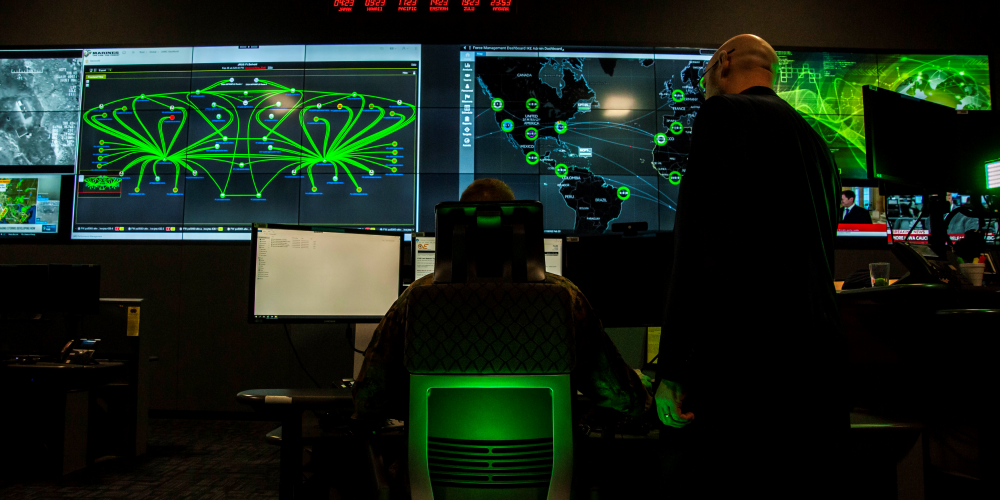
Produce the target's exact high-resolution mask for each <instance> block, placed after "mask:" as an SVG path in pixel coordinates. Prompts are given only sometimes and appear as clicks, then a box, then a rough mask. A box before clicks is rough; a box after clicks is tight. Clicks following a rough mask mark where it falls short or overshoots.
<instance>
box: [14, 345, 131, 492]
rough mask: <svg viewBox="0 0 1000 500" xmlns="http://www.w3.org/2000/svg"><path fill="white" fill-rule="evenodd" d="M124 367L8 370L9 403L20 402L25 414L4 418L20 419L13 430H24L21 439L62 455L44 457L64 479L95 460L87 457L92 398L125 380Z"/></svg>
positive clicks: (112, 364)
mask: <svg viewBox="0 0 1000 500" xmlns="http://www.w3.org/2000/svg"><path fill="white" fill-rule="evenodd" d="M124 367H125V363H120V362H115V361H106V360H105V361H101V362H100V364H96V365H71V364H64V363H53V362H39V363H35V364H30V365H18V364H13V365H7V366H6V370H5V372H6V373H5V379H6V380H5V382H6V387H5V389H6V391H7V393H6V394H5V398H6V399H7V401H16V402H17V403H15V404H17V405H18V406H19V409H20V411H17V412H11V413H12V415H5V416H4V417H5V418H13V419H15V420H18V419H19V420H18V422H17V424H16V427H14V428H18V429H20V430H21V434H20V435H19V436H17V438H19V439H23V440H25V442H26V443H34V442H36V441H41V442H42V443H43V444H46V445H48V446H50V447H51V449H55V450H59V453H58V454H56V455H58V457H57V456H48V457H41V458H42V459H43V460H45V461H46V462H48V464H47V465H48V467H46V469H48V470H58V471H60V473H61V474H69V473H71V472H75V471H77V470H80V469H83V468H84V467H86V466H87V465H89V463H90V462H91V461H92V460H93V458H95V457H92V456H90V455H91V453H89V452H88V434H90V432H91V429H90V427H91V426H90V420H89V417H90V399H91V392H92V391H94V390H96V389H99V388H101V387H104V386H107V385H108V384H109V383H110V382H112V381H113V380H115V379H117V378H118V377H120V376H121V374H122V373H123V372H124ZM4 428H5V430H6V429H10V428H11V427H8V426H4ZM50 460H51V462H50ZM22 465H28V464H22Z"/></svg>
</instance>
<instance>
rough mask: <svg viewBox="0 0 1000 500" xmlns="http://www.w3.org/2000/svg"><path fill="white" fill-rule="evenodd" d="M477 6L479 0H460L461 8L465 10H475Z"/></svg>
mask: <svg viewBox="0 0 1000 500" xmlns="http://www.w3.org/2000/svg"><path fill="white" fill-rule="evenodd" d="M476 7H479V0H462V10H463V11H465V12H475V11H476Z"/></svg>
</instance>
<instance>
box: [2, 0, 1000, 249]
mask: <svg viewBox="0 0 1000 500" xmlns="http://www.w3.org/2000/svg"><path fill="white" fill-rule="evenodd" d="M365 8H366V9H367V8H368V7H367V6H366V7H365ZM352 9H354V7H352ZM351 12H353V10H351ZM713 54H714V50H713V49H700V48H662V47H660V48H657V47H591V46H557V45H551V46H549V45H538V46H510V45H417V44H409V45H407V44H402V45H400V44H396V45H393V44H383V45H280V46H268V45H249V46H214V47H152V48H90V49H72V50H69V49H59V50H28V51H24V50H19V51H9V50H0V186H2V187H0V189H3V191H2V192H0V214H2V215H0V238H7V239H10V238H21V239H28V238H35V239H47V238H48V239H55V238H58V237H72V238H73V239H80V240H85V239H95V240H111V239H128V240H135V239H153V240H181V239H186V240H199V239H204V240H248V239H250V235H251V229H250V224H251V223H254V222H267V223H277V224H303V225H316V226H338V227H353V228H368V229H376V230H380V231H388V232H400V233H404V234H409V233H416V232H430V231H433V230H434V205H435V204H436V203H438V202H442V201H454V200H457V199H458V197H459V196H460V195H461V193H462V191H463V190H464V189H465V187H467V186H468V185H469V184H470V183H471V182H473V181H474V180H475V179H477V178H483V177H495V178H500V179H502V180H504V181H505V182H507V183H508V184H509V185H510V186H511V187H512V188H513V189H514V192H515V195H516V196H517V197H518V198H519V199H532V200H539V201H541V202H542V203H543V204H544V206H545V214H544V215H545V229H546V231H548V232H549V233H553V236H555V235H558V234H560V233H564V234H599V233H606V232H609V231H610V228H611V224H613V223H614V222H646V223H647V224H648V226H649V228H650V229H653V230H671V229H672V228H673V224H674V214H675V213H676V212H675V209H676V203H677V194H678V191H679V189H680V186H681V185H682V184H683V178H684V175H685V173H686V172H687V169H688V154H689V152H690V146H691V139H692V137H694V135H693V134H694V132H695V131H694V128H695V118H696V116H697V114H698V112H699V110H700V107H701V104H702V102H703V100H704V97H703V94H702V93H701V91H700V89H699V86H698V81H699V77H698V75H699V72H700V71H701V70H702V69H704V68H705V65H706V63H707V62H708V61H709V59H710V58H711V57H712V55H713ZM778 55H779V67H778V75H776V80H775V91H776V92H777V94H778V96H779V97H781V98H783V99H785V100H786V101H787V102H788V103H789V104H791V105H792V106H793V107H794V108H795V109H796V110H798V111H799V113H800V114H801V115H802V116H803V117H804V118H805V119H806V121H807V122H808V123H809V124H810V125H811V126H812V127H813V129H814V130H816V132H817V133H818V134H819V135H820V136H821V137H823V139H824V140H825V141H826V142H827V144H828V145H829V147H830V149H831V151H832V152H833V154H834V156H835V159H836V161H837V166H838V168H839V169H840V173H841V177H842V178H843V179H844V180H845V182H846V183H847V184H845V185H867V184H865V183H863V182H859V183H856V184H851V181H853V180H868V179H867V175H868V173H867V166H866V163H865V155H866V152H865V136H864V134H865V131H864V108H863V102H862V98H861V88H862V87H864V86H865V85H877V86H879V87H882V88H886V89H889V90H893V91H896V92H900V93H904V94H907V95H910V96H913V97H917V98H921V99H926V100H930V101H933V102H937V103H940V104H945V105H948V106H951V107H954V108H956V109H960V110H981V109H990V107H991V98H990V87H989V64H988V59H987V57H986V56H985V55H961V54H957V55H956V54H951V55H949V54H937V55H926V54H909V53H905V52H899V53H880V54H876V53H861V52H831V51H816V50H812V51H808V50H779V51H778ZM746 175H747V176H749V177H748V178H752V179H757V178H760V177H761V176H765V177H766V175H767V173H766V172H765V173H761V172H749V173H746ZM56 179H58V180H59V182H55V180H56ZM36 183H37V184H38V185H37V187H36V186H35V184H36ZM56 184H58V187H56ZM57 215H58V216H57Z"/></svg>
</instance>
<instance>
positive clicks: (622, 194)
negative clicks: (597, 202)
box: [617, 186, 632, 201]
mask: <svg viewBox="0 0 1000 500" xmlns="http://www.w3.org/2000/svg"><path fill="white" fill-rule="evenodd" d="M617 194H618V199H620V200H622V201H625V200H627V199H628V197H629V196H632V193H630V192H629V190H628V188H627V187H625V186H622V187H620V188H618V193H617Z"/></svg>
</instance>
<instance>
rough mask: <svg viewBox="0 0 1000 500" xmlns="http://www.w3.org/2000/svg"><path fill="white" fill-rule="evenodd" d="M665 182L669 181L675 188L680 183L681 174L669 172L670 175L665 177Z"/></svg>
mask: <svg viewBox="0 0 1000 500" xmlns="http://www.w3.org/2000/svg"><path fill="white" fill-rule="evenodd" d="M667 180H668V181H670V183H671V184H673V185H675V186H677V185H679V184H680V183H681V173H680V172H670V175H669V176H668V177H667Z"/></svg>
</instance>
